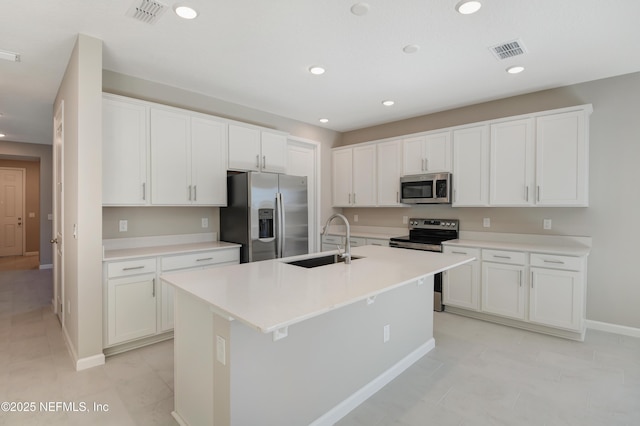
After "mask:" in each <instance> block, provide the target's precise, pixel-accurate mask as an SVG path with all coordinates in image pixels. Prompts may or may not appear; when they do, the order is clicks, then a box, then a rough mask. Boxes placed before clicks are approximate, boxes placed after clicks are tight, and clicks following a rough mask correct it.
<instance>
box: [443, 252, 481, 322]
mask: <svg viewBox="0 0 640 426" xmlns="http://www.w3.org/2000/svg"><path fill="white" fill-rule="evenodd" d="M443 253H444V254H459V255H464V256H474V257H475V258H476V260H474V261H473V262H470V263H465V264H464V265H461V266H458V267H457V268H453V269H450V270H448V271H445V272H443V274H442V298H443V303H444V304H445V305H446V306H458V307H460V308H465V309H472V310H474V311H477V310H479V309H480V249H477V248H472V247H459V246H456V247H449V246H445V247H444V248H443Z"/></svg>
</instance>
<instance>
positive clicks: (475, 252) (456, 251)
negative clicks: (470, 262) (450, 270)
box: [442, 246, 480, 259]
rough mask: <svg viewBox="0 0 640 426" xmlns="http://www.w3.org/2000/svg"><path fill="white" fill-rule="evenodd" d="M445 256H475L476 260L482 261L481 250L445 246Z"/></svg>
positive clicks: (443, 250)
mask: <svg viewBox="0 0 640 426" xmlns="http://www.w3.org/2000/svg"><path fill="white" fill-rule="evenodd" d="M442 252H443V253H444V254H463V255H465V256H473V257H475V258H476V259H480V249H479V248H472V247H457V246H456V247H451V246H444V247H443V249H442Z"/></svg>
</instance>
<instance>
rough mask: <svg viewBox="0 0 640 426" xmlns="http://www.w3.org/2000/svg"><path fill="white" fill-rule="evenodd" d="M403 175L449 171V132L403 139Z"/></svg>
mask: <svg viewBox="0 0 640 426" xmlns="http://www.w3.org/2000/svg"><path fill="white" fill-rule="evenodd" d="M403 143H404V162H403V164H404V166H403V167H404V170H403V175H415V174H420V173H431V172H450V171H451V132H450V131H444V132H438V133H429V134H425V135H421V136H415V137H411V138H407V139H404V141H403Z"/></svg>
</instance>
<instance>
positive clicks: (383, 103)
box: [382, 101, 395, 106]
mask: <svg viewBox="0 0 640 426" xmlns="http://www.w3.org/2000/svg"><path fill="white" fill-rule="evenodd" d="M393 104H395V102H393V101H382V105H384V106H391V105H393Z"/></svg>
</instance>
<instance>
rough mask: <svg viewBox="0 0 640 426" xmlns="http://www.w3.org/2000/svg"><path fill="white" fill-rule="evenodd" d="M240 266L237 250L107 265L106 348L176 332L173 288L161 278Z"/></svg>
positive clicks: (213, 251)
mask: <svg viewBox="0 0 640 426" xmlns="http://www.w3.org/2000/svg"><path fill="white" fill-rule="evenodd" d="M237 263H240V250H239V248H236V247H232V248H224V249H218V250H212V251H198V252H188V253H183V254H177V255H171V256H153V257H145V258H133V259H128V260H124V261H115V262H106V263H105V265H104V276H105V290H104V296H105V299H104V300H105V307H104V311H105V315H104V322H105V327H104V328H105V338H104V342H103V344H104V347H105V348H109V347H113V346H117V345H120V344H123V343H128V342H131V341H135V340H138V339H144V338H149V337H152V336H154V335H159V334H161V333H165V332H168V331H171V330H172V329H173V287H171V286H169V285H167V284H165V283H162V282H161V280H160V274H162V273H164V272H169V271H186V270H189V269H203V268H212V267H217V266H224V265H233V264H237Z"/></svg>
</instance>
